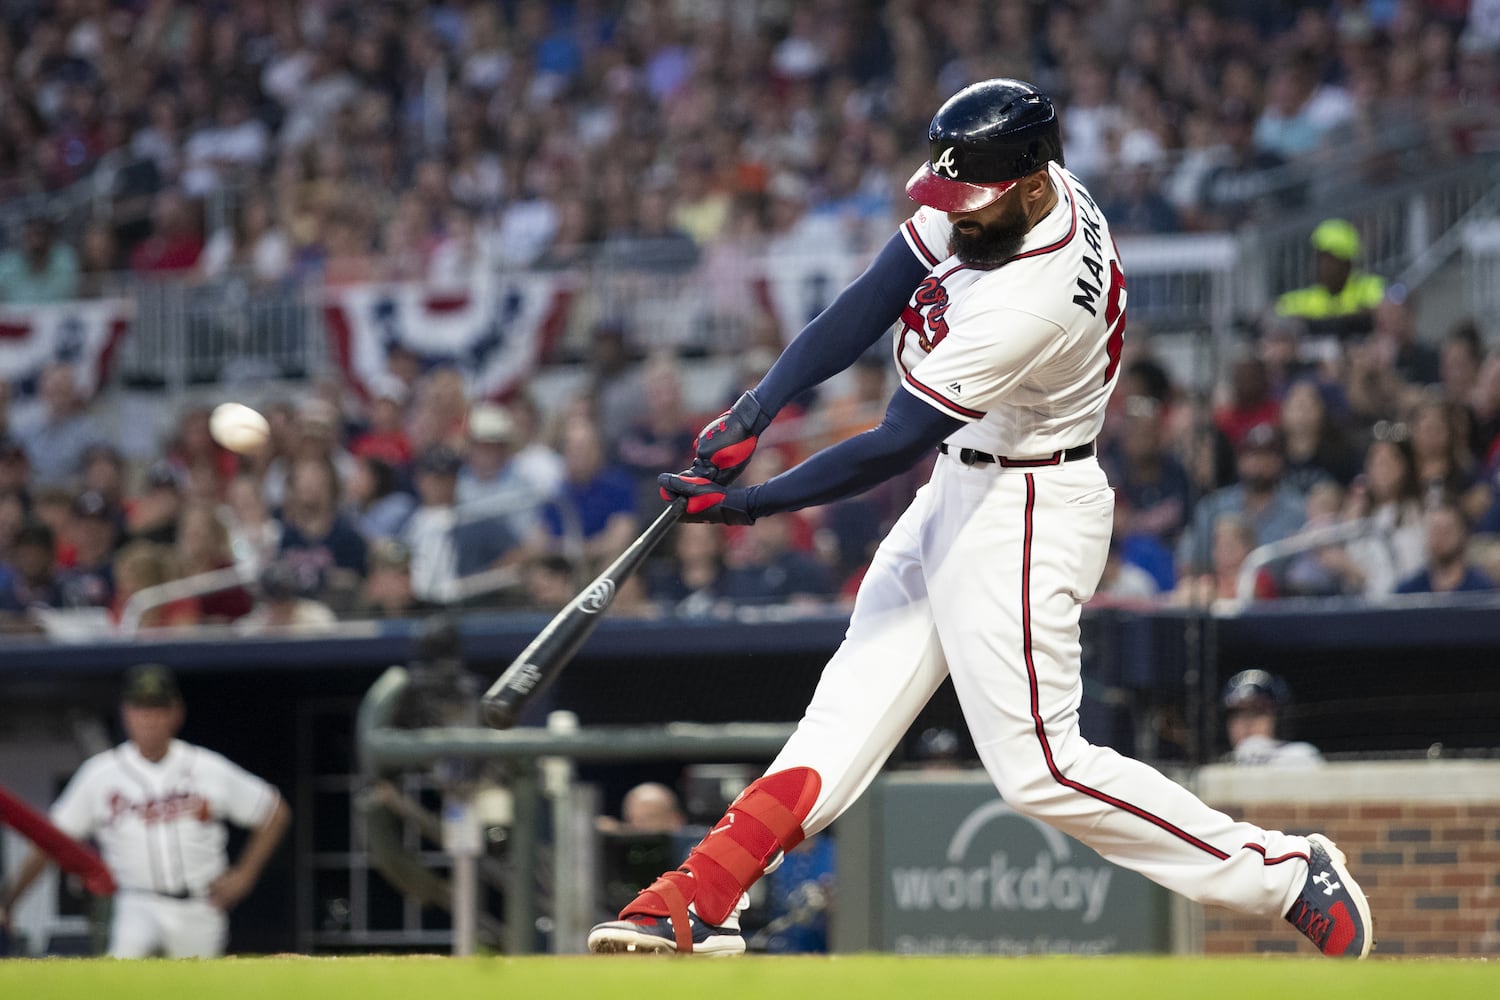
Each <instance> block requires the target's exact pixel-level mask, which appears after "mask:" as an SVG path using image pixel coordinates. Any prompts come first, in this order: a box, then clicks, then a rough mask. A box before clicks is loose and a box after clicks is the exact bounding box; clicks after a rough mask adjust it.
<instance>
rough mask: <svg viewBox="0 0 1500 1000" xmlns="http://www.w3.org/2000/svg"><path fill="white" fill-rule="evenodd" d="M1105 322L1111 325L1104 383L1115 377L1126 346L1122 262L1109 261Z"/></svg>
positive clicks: (1106, 349) (1106, 348) (1107, 383)
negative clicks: (1122, 350)
mask: <svg viewBox="0 0 1500 1000" xmlns="http://www.w3.org/2000/svg"><path fill="white" fill-rule="evenodd" d="M1104 323H1105V325H1106V326H1108V327H1109V341H1108V343H1107V344H1106V345H1105V351H1106V352H1107V353H1108V354H1109V365H1108V366H1107V367H1105V369H1104V384H1105V385H1109V380H1110V379H1112V378H1114V377H1115V372H1116V370H1118V369H1119V367H1120V351H1121V349H1122V348H1124V346H1125V272H1124V271H1122V270H1120V262H1119V261H1117V260H1112V261H1110V262H1109V297H1108V298H1107V299H1105V301H1104Z"/></svg>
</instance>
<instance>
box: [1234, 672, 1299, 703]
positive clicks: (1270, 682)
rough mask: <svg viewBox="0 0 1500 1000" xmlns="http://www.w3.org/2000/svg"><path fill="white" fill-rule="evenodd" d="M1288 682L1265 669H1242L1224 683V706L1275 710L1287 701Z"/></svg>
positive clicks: (1288, 694)
mask: <svg viewBox="0 0 1500 1000" xmlns="http://www.w3.org/2000/svg"><path fill="white" fill-rule="evenodd" d="M1289 697H1290V692H1289V691H1288V690H1287V686H1286V682H1285V681H1283V680H1282V679H1281V678H1280V677H1277V676H1276V675H1275V674H1273V673H1269V672H1267V671H1265V670H1241V671H1240V672H1239V673H1237V674H1235V675H1234V676H1233V677H1231V678H1229V683H1228V684H1225V685H1224V707H1225V708H1227V709H1228V710H1229V711H1231V712H1233V711H1236V710H1238V709H1251V710H1259V711H1262V712H1274V711H1276V710H1277V709H1279V708H1281V706H1283V705H1285V704H1286V703H1287V700H1288V698H1289Z"/></svg>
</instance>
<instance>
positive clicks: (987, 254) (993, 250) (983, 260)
mask: <svg viewBox="0 0 1500 1000" xmlns="http://www.w3.org/2000/svg"><path fill="white" fill-rule="evenodd" d="M1026 230H1027V226H1026V221H1025V219H1024V218H1023V219H1019V220H1013V221H1012V220H1003V219H1002V220H997V221H995V222H990V223H986V224H985V225H983V226H981V227H980V228H979V230H978V231H977V232H974V231H969V232H964V231H960V230H959V228H958V226H957V225H955V226H954V227H953V231H952V232H951V233H949V235H948V247H949V249H950V250H952V251H953V253H954V255H955V256H957V257H958V259H959V260H961V261H962V262H963V263H965V264H967V265H969V266H970V267H978V268H983V269H986V270H989V269H992V268H996V267H999V266H1000V265H1001V264H1004V263H1005V262H1006V261H1008V260H1010V259H1011V258H1012V257H1014V256H1015V255H1016V254H1017V253H1018V252H1019V251H1020V249H1021V244H1022V243H1023V242H1025V240H1026Z"/></svg>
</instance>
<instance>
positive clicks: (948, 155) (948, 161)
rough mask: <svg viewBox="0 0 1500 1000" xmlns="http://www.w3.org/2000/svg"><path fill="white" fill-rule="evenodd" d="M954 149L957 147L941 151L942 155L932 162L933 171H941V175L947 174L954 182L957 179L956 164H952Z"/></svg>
mask: <svg viewBox="0 0 1500 1000" xmlns="http://www.w3.org/2000/svg"><path fill="white" fill-rule="evenodd" d="M956 148H957V147H955V146H949V147H948V148H947V149H945V150H943V152H942V154H941V155H940V156H938V158H937V159H935V160H933V161H932V169H933V170H941V171H942V172H943V173H945V174H947V175H948V176H949V177H950V178H953V179H955V180H956V179H957V178H958V164H957V163H956V162H954V159H953V151H954V149H956Z"/></svg>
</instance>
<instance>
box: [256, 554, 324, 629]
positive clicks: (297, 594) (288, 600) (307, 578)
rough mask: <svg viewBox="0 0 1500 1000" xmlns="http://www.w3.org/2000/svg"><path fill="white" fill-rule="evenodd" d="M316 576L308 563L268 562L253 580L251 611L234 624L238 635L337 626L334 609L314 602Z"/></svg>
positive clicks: (316, 584)
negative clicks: (253, 591)
mask: <svg viewBox="0 0 1500 1000" xmlns="http://www.w3.org/2000/svg"><path fill="white" fill-rule="evenodd" d="M318 587H319V584H318V575H317V573H316V572H315V571H314V570H313V567H312V566H311V565H309V564H307V563H302V564H296V563H291V562H287V561H285V560H278V561H277V562H273V563H270V564H269V565H267V566H266V567H265V568H264V569H263V570H261V572H260V577H259V578H258V579H257V581H256V602H255V607H254V609H252V610H251V612H250V613H249V614H248V615H246V616H245V617H243V618H241V619H240V620H239V621H237V622H235V628H236V629H237V630H239V631H240V632H244V633H246V634H250V635H255V634H260V633H265V632H281V631H293V632H319V631H324V630H326V629H329V628H332V627H333V626H334V625H336V624H338V619H337V618H336V617H335V616H334V613H333V609H331V608H330V607H328V605H326V604H323V603H321V602H320V601H316V600H314V599H313V598H312V597H311V596H309V595H311V594H313V593H316V592H317V590H318Z"/></svg>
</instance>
